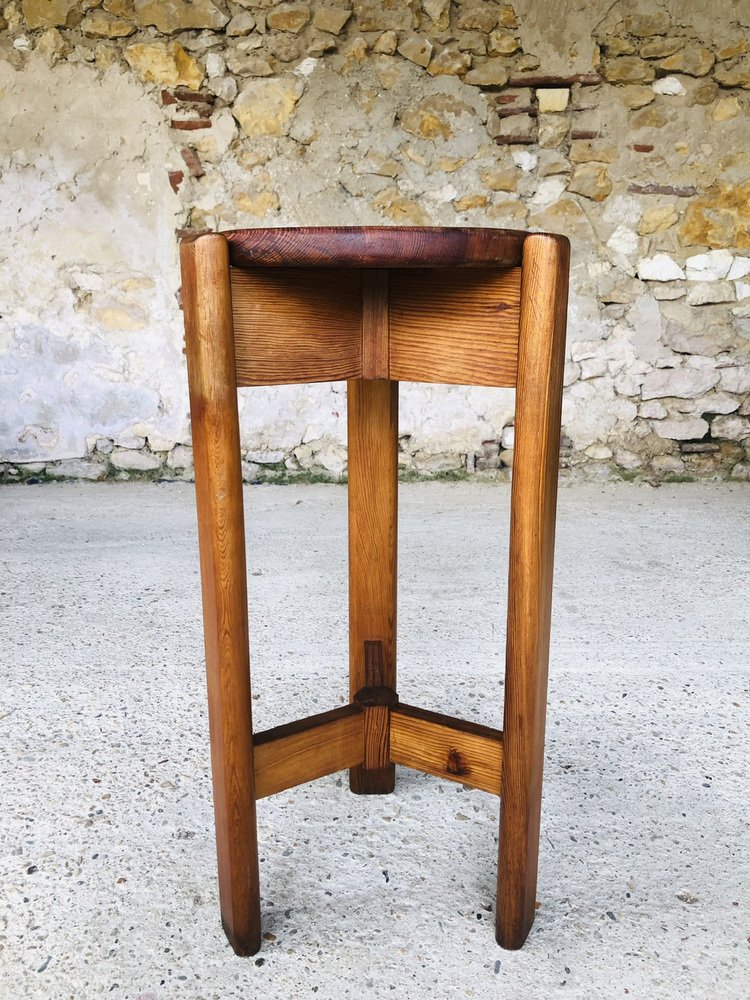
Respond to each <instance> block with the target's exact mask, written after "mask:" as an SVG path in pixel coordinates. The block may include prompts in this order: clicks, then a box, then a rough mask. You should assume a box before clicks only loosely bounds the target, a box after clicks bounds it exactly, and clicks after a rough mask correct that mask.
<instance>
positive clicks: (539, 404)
mask: <svg viewBox="0 0 750 1000" xmlns="http://www.w3.org/2000/svg"><path fill="white" fill-rule="evenodd" d="M567 269H568V244H567V240H564V239H561V238H559V237H550V236H544V235H532V236H528V237H527V239H526V241H525V243H524V255H523V265H522V279H521V317H520V331H519V333H520V336H519V354H518V383H517V393H516V433H515V453H514V456H513V486H512V494H511V529H510V557H509V580H508V638H507V655H506V672H505V719H504V724H503V777H502V788H501V797H500V847H499V863H498V900H497V940H498V943H499V944H500V945H502V946H503V947H504V948H520V947H521V945H522V944H523V943H524V941H525V940H526V936H527V934H528V933H529V930H530V929H531V925H532V923H533V921H534V913H535V906H536V881H537V859H538V852H539V821H540V814H541V803H542V768H543V764H544V724H545V716H546V710H547V661H548V654H549V635H550V615H551V608H552V564H553V557H554V545H555V506H556V501H557V475H558V456H559V443H560V409H561V404H562V370H563V364H564V355H565V311H566V306H567V282H566V275H567Z"/></svg>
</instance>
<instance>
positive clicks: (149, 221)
mask: <svg viewBox="0 0 750 1000" xmlns="http://www.w3.org/2000/svg"><path fill="white" fill-rule="evenodd" d="M748 27H750V6H749V5H747V4H737V3H733V2H730V0H720V2H714V3H713V4H712V5H708V4H705V3H702V2H698V0H684V2H682V3H679V2H676V0H671V2H670V0H664V2H661V3H647V2H639V0H632V2H627V0H617V2H615V3H612V2H611V0H595V2H591V3H585V4H583V3H578V2H573V0H567V2H565V0H561V2H558V3H556V4H539V3H535V2H532V0H517V2H516V3H515V4H514V5H513V6H511V4H509V3H495V2H477V0H469V2H454V3H451V2H449V0H423V2H421V3H420V2H418V0H410V2H396V0H352V2H351V3H349V2H347V0H331V2H329V3H322V2H321V3H296V2H291V3H271V2H268V0H237V2H234V0H216V2H212V0H193V2H192V3H189V2H182V0H167V2H164V3H159V2H152V0H92V2H84V3H73V2H70V0H45V2H42V0H15V2H11V3H8V4H6V5H5V7H4V9H3V18H2V32H0V111H1V113H2V120H3V122H4V127H3V131H2V135H0V164H1V169H2V177H3V198H2V208H1V209H0V212H1V213H2V226H3V230H4V233H3V248H4V249H3V257H4V258H5V259H4V262H3V268H2V272H1V277H0V301H2V310H1V311H2V319H0V384H1V385H2V395H3V405H2V408H1V409H0V451H1V452H2V457H3V460H4V462H5V465H4V466H3V467H2V471H3V474H4V476H5V478H6V479H11V480H12V479H24V478H29V477H33V478H39V477H43V476H56V477H60V476H81V477H86V478H94V479H95V478H104V477H107V476H114V477H121V478H122V477H128V476H131V475H152V476H176V477H180V476H189V474H190V468H191V453H190V447H189V443H190V438H189V424H188V408H187V399H186V392H185V376H184V370H183V357H182V331H181V319H180V314H179V308H178V302H177V292H178V286H179V274H178V270H177V255H176V238H175V237H176V234H179V233H184V232H196V231H204V230H212V229H215V228H230V227H236V226H258V225H266V226H268V225H326V224H353V225H356V224H388V223H393V224H436V225H470V226H503V227H511V228H530V229H542V230H550V231H560V232H564V233H566V234H567V235H568V236H569V237H570V238H571V241H572V243H573V271H572V294H571V308H570V332H569V338H568V341H569V342H568V363H567V366H566V376H565V380H566V396H565V407H564V438H563V444H564V446H563V463H564V465H565V466H567V467H568V468H570V469H571V470H572V471H573V473H575V474H577V475H585V476H589V477H591V476H594V477H597V476H598V477H602V478H606V477H611V476H616V475H621V476H624V477H626V478H632V477H635V476H641V475H642V476H646V477H650V478H656V479H658V478H675V477H682V476H687V477H701V476H706V477H712V476H721V477H726V476H732V477H735V478H739V479H747V478H748V477H749V476H750V400H749V399H748V393H750V180H749V179H748V178H750V152H749V148H750V143H749V140H750V125H749V124H748V123H749V121H750V118H749V117H748V108H749V106H750V46H749V45H748ZM345 403H346V401H345V393H344V387H343V386H342V385H338V384H335V385H324V386H315V387H283V388H274V389H258V390H249V391H245V392H243V393H242V413H241V420H242V428H243V446H244V448H245V449H246V463H245V471H246V475H247V477H248V479H262V478H270V479H279V478H293V477H295V476H308V477H309V476H330V477H333V478H336V477H339V476H341V475H342V473H343V472H344V470H345V462H346V452H345V448H344V446H343V441H344V437H345V419H344V416H345ZM512 422H513V399H512V394H511V393H510V392H509V391H506V390H489V389H467V388H462V387H444V386H404V387H403V392H402V408H401V427H402V464H403V466H404V468H405V470H407V471H411V473H412V474H435V473H447V474H455V473H457V472H465V473H466V472H468V473H472V474H473V473H479V474H494V475H502V474H504V473H503V470H507V468H508V466H510V465H511V464H512V457H513V427H512Z"/></svg>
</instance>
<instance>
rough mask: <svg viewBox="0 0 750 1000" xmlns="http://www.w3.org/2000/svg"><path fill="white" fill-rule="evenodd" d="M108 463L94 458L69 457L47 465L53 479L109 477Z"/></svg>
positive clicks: (98, 478)
mask: <svg viewBox="0 0 750 1000" xmlns="http://www.w3.org/2000/svg"><path fill="white" fill-rule="evenodd" d="M107 471H108V468H107V463H106V462H105V461H101V460H97V459H92V458H67V459H63V460H62V461H61V462H54V463H50V464H48V465H47V475H48V476H49V477H50V478H51V479H90V480H100V479H106V477H107Z"/></svg>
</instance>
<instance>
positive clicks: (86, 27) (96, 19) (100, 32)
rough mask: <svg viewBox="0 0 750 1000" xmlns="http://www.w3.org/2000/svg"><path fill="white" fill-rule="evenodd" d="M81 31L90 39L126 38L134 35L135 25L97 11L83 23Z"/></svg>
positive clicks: (88, 15)
mask: <svg viewBox="0 0 750 1000" xmlns="http://www.w3.org/2000/svg"><path fill="white" fill-rule="evenodd" d="M81 31H82V32H83V33H84V35H88V36H89V37H90V38H126V37H127V36H128V35H132V34H133V32H134V31H135V25H134V24H133V23H132V22H130V21H125V20H123V19H122V18H121V17H114V16H113V15H112V14H107V13H106V11H103V10H95V11H92V12H91V13H90V14H87V15H86V17H84V19H83V20H82V21H81Z"/></svg>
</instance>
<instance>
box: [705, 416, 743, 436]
mask: <svg viewBox="0 0 750 1000" xmlns="http://www.w3.org/2000/svg"><path fill="white" fill-rule="evenodd" d="M711 437H712V438H720V439H722V440H725V441H743V440H744V439H745V438H750V419H748V418H747V417H740V416H738V415H737V414H736V413H731V414H727V415H725V416H720V417H715V418H714V419H713V420H712V421H711Z"/></svg>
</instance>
